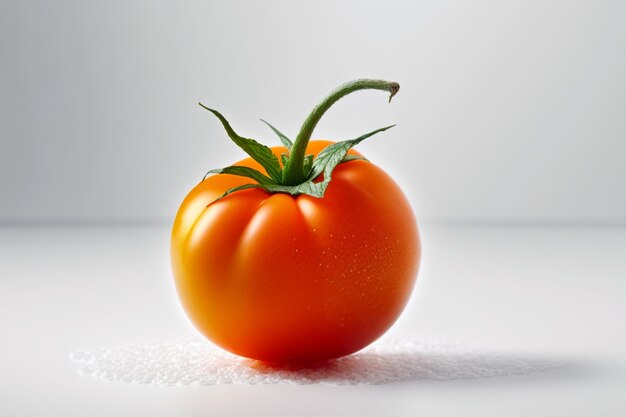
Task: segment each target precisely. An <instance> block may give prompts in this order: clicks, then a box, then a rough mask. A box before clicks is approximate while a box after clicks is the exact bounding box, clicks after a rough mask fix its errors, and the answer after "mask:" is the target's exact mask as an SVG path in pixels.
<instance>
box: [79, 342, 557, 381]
mask: <svg viewBox="0 0 626 417" xmlns="http://www.w3.org/2000/svg"><path fill="white" fill-rule="evenodd" d="M70 357H71V359H72V360H73V361H74V362H76V364H77V365H78V369H79V372H81V373H83V374H88V375H92V376H94V377H98V378H102V379H105V380H110V381H121V382H132V383H138V384H151V385H157V386H173V385H181V386H182V385H185V386H202V385H216V384H277V383H284V384H314V383H321V384H327V385H362V384H384V383H389V382H400V381H412V380H457V379H477V378H487V377H498V376H510V375H526V374H531V373H536V372H543V371H547V370H549V369H553V368H556V367H559V366H560V365H559V364H557V363H554V362H550V361H542V360H536V359H523V358H519V357H513V356H506V355H500V354H497V353H493V352H487V351H481V350H477V349H470V348H468V347H466V346H464V345H461V344H458V343H441V342H435V341H431V340H387V341H383V342H378V343H376V344H375V345H373V346H371V347H369V348H367V349H365V350H363V351H361V352H359V353H356V354H353V355H350V356H347V357H343V358H339V359H335V360H331V361H326V362H324V363H321V364H316V365H310V366H295V365H275V364H268V363H265V362H260V361H255V360H251V359H245V358H240V357H237V356H235V355H232V354H229V353H228V352H225V351H223V350H221V349H219V348H217V347H215V346H213V345H211V344H210V343H208V342H203V341H186V340H182V341H161V342H152V343H145V344H131V345H126V346H122V347H117V348H96V349H85V350H80V351H76V352H73V353H72V354H71V355H70Z"/></svg>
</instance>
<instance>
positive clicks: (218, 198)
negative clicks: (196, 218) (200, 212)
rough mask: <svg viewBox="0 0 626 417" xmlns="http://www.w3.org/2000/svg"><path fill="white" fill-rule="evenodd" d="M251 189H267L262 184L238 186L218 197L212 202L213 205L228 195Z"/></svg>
mask: <svg viewBox="0 0 626 417" xmlns="http://www.w3.org/2000/svg"><path fill="white" fill-rule="evenodd" d="M250 188H260V189H265V188H264V187H263V186H262V185H260V184H243V185H238V186H237V187H233V188H231V189H229V190H227V191H226V192H225V193H224V194H222V195H221V196H219V197H217V198H216V199H215V200H213V201H212V202H211V204H213V203H215V202H216V201H219V200H221V199H222V198H224V197H226V196H227V195H228V194H232V193H234V192H236V191H241V190H247V189H250Z"/></svg>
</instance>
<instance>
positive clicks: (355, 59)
mask: <svg viewBox="0 0 626 417" xmlns="http://www.w3.org/2000/svg"><path fill="white" fill-rule="evenodd" d="M625 21H626V2H622V1H577V2H574V1H547V2H544V1H542V2H534V1H520V2H518V1H504V2H502V1H471V2H466V1H422V2H406V3H400V2H388V1H387V2H367V3H366V2H341V1H340V2H312V1H281V2H272V1H259V2H247V1H245V2H244V1H230V2H226V1H225V2H206V1H205V2H162V1H159V2H147V1H135V2H114V1H108V2H94V1H88V2H85V1H68V0H62V1H54V2H48V1H27V2H24V1H0V222H3V223H28V222H40V223H41V222H44V223H45V222H64V223H65V222H70V223H71V222H103V221H104V222H108V221H121V222H133V221H144V222H145V221H148V222H154V221H157V222H169V221H171V219H172V218H173V216H174V214H175V212H176V209H177V207H178V205H179V203H180V202H181V201H182V199H183V197H184V196H185V194H186V193H187V192H188V191H189V190H190V188H191V187H192V186H193V185H194V184H195V183H196V182H197V181H198V180H199V178H201V177H202V175H203V174H204V172H205V171H206V170H208V169H210V168H216V167H221V166H225V165H227V164H230V163H232V162H234V161H236V160H238V159H240V158H241V157H242V156H243V154H242V152H241V151H240V150H239V149H238V148H236V147H235V146H234V145H232V144H231V143H229V141H228V139H227V137H226V135H225V134H224V132H223V131H222V129H221V127H220V125H219V124H218V122H217V121H216V120H214V119H213V118H212V117H210V115H209V114H208V113H207V112H206V111H204V110H202V109H200V108H199V107H198V106H197V105H196V103H197V101H199V100H202V101H203V102H205V103H207V104H210V105H211V106H214V107H216V108H218V109H220V110H221V111H223V113H224V114H225V115H226V116H227V117H228V118H229V119H230V120H231V122H232V123H233V125H234V126H235V127H236V128H237V130H238V131H239V132H240V133H241V134H244V135H248V136H252V137H255V138H258V139H260V140H264V141H266V143H274V144H277V140H276V139H275V138H274V137H273V136H272V134H271V132H269V131H268V130H267V128H265V127H264V126H263V125H261V123H259V122H258V118H260V117H263V118H266V119H268V120H269V121H271V122H272V123H274V124H275V125H276V126H278V127H279V128H281V129H282V130H283V131H285V132H286V133H288V134H290V135H295V133H296V132H297V129H298V128H299V126H300V124H301V122H302V120H303V119H304V117H305V116H306V115H307V114H308V112H309V110H310V109H311V108H312V106H313V105H314V104H315V103H316V102H317V101H318V100H319V99H320V98H321V97H322V96H324V95H325V94H326V93H327V92H328V91H329V90H330V89H332V88H334V87H335V86H336V85H338V84H339V83H341V82H344V81H347V80H350V79H353V78H359V77H380V78H387V79H391V80H397V81H398V82H400V84H401V85H402V89H401V92H400V93H399V94H398V96H397V97H396V98H395V99H394V102H392V104H391V105H387V104H386V97H384V96H383V95H382V93H380V92H362V93H358V94H355V95H353V96H350V97H348V98H346V99H344V100H343V101H342V102H340V103H339V104H338V105H336V106H335V107H334V108H333V109H332V110H331V111H330V112H329V113H328V114H327V116H326V117H325V118H324V119H323V121H322V122H321V123H320V125H319V127H318V129H317V131H316V133H315V136H316V137H318V138H329V139H349V138H352V137H356V136H358V135H360V134H361V133H363V132H366V131H369V130H372V129H374V128H377V127H380V126H384V125H387V124H390V123H397V124H398V126H397V127H396V128H395V129H393V130H391V131H390V132H388V133H385V134H381V135H380V136H377V137H374V138H372V139H370V140H369V142H367V143H364V144H362V145H361V146H360V150H361V151H362V152H364V153H365V154H366V155H367V156H368V157H369V158H370V159H371V160H372V161H373V162H375V163H377V164H379V165H380V166H382V167H383V168H384V169H386V170H387V171H388V172H389V173H391V174H392V175H393V176H394V177H395V178H396V179H397V181H398V182H399V183H400V184H401V185H402V187H403V188H404V189H405V191H406V193H407V195H408V196H409V198H410V199H411V201H412V203H413V206H414V207H415V210H416V212H417V215H418V217H419V218H421V219H430V220H441V221H479V222H484V221H487V222H490V221H496V222H502V221H504V222H520V221H521V222H526V221H531V222H540V223H541V222H543V223H576V222H578V223H581V222H582V223H586V222H591V223H607V222H624V221H625V220H626V192H624V180H625V179H626V117H625V115H626V77H625V76H624V74H625V73H626V24H624V22H625Z"/></svg>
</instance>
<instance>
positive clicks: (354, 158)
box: [340, 154, 369, 164]
mask: <svg viewBox="0 0 626 417" xmlns="http://www.w3.org/2000/svg"><path fill="white" fill-rule="evenodd" d="M350 161H365V162H369V160H368V159H367V158H364V157H362V156H359V155H350V154H346V156H344V158H343V159H342V160H341V162H340V163H341V164H343V163H344V162H350Z"/></svg>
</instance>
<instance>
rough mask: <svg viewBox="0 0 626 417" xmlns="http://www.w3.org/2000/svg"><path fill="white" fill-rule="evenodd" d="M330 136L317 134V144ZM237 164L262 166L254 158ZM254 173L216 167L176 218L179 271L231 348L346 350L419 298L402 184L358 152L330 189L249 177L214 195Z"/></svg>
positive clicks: (310, 356)
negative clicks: (265, 183) (306, 190)
mask: <svg viewBox="0 0 626 417" xmlns="http://www.w3.org/2000/svg"><path fill="white" fill-rule="evenodd" d="M330 143H332V142H328V141H312V142H310V143H309V145H308V148H307V153H312V154H314V155H317V153H318V152H319V151H320V150H321V149H323V148H324V147H325V146H327V145H328V144H330ZM272 151H273V152H274V153H275V154H276V155H280V154H281V153H284V152H286V151H287V150H286V149H285V148H283V147H275V148H272ZM350 153H351V154H356V155H358V153H357V152H356V151H354V150H351V151H350ZM237 165H245V166H250V167H253V168H256V169H260V170H261V167H260V166H259V165H258V164H257V163H256V162H255V161H253V160H252V159H245V160H243V161H241V162H239V163H238V164H237ZM251 182H253V181H252V180H250V179H248V178H244V177H236V176H232V175H223V174H220V175H214V176H212V177H209V178H207V179H206V180H204V181H202V182H201V183H200V184H198V185H197V186H196V187H195V188H194V189H193V190H192V191H191V192H190V193H189V194H188V195H187V197H186V198H185V200H184V201H183V203H182V205H181V207H180V209H179V211H178V214H177V216H176V220H175V221H174V226H173V230H172V239H171V256H172V266H173V272H174V278H175V282H176V287H177V290H178V294H179V297H180V299H181V302H182V304H183V307H184V308H185V310H186V312H187V314H188V315H189V317H190V318H191V320H192V322H193V323H194V325H195V326H196V327H197V328H198V329H199V330H200V331H201V332H202V333H203V334H204V335H205V336H206V337H207V338H209V339H210V340H212V341H213V342H214V343H216V344H217V345H219V346H221V347H222V348H224V349H226V350H228V351H230V352H233V353H235V354H237V355H241V356H245V357H248V358H253V359H259V360H265V361H271V362H282V363H286V362H308V361H318V360H324V359H330V358H337V357H340V356H344V355H348V354H350V353H353V352H356V351H358V350H360V349H362V348H363V347H365V346H367V345H368V344H370V343H371V342H373V341H374V340H376V339H377V338H378V337H380V336H381V335H382V334H383V333H384V332H385V331H386V330H387V329H388V328H389V327H390V326H391V325H392V324H393V323H394V322H395V320H396V319H397V317H398V316H399V315H400V313H401V312H402V309H403V308H404V306H405V304H406V303H407V301H408V298H409V296H410V294H411V291H412V289H413V286H414V283H415V279H416V275H417V270H418V266H419V260H420V242H419V236H418V231H417V225H416V222H415V218H414V216H413V212H412V210H411V207H410V205H409V203H408V201H407V199H406V198H405V196H404V194H403V193H402V191H401V190H400V188H399V187H398V186H397V185H396V184H395V182H394V181H393V180H392V179H391V178H390V177H389V176H388V175H387V174H386V173H385V172H384V171H383V170H381V169H380V168H378V167H377V166H375V165H374V164H372V163H371V162H366V161H359V160H356V161H350V162H347V163H343V164H340V165H339V166H338V167H337V168H336V169H335V170H334V172H333V176H332V180H331V182H330V185H329V187H328V189H327V191H326V194H325V196H324V197H323V198H321V199H318V198H315V197H312V196H309V195H298V196H292V195H288V194H282V193H279V194H269V193H267V192H265V191H263V190H260V189H248V190H243V191H237V192H235V193H233V194H230V195H228V196H226V197H225V198H223V199H221V200H220V201H217V202H215V203H213V204H211V203H212V202H213V201H214V200H215V199H216V198H218V197H219V196H221V195H222V194H223V193H224V192H225V191H226V190H227V189H229V188H232V187H235V186H237V185H241V184H246V183H251Z"/></svg>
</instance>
